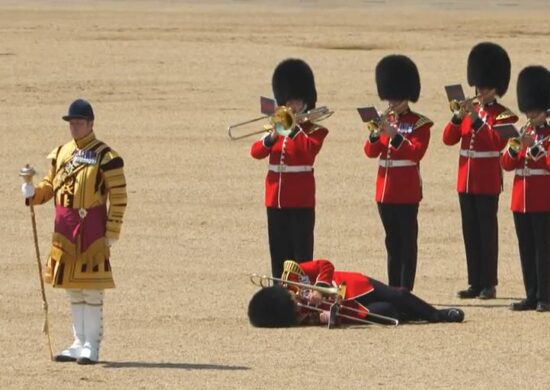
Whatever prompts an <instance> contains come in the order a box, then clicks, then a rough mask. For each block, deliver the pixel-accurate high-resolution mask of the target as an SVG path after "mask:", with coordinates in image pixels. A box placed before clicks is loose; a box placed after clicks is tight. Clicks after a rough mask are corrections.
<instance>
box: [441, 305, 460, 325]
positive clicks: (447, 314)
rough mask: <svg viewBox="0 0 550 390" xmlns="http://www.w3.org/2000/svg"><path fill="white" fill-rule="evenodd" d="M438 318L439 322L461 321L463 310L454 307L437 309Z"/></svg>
mask: <svg viewBox="0 0 550 390" xmlns="http://www.w3.org/2000/svg"><path fill="white" fill-rule="evenodd" d="M439 320H440V321H441V322H462V321H464V312H463V311H462V310H460V309H457V308H455V307H451V308H450V309H441V310H439Z"/></svg>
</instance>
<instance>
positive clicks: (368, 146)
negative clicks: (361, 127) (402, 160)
mask: <svg viewBox="0 0 550 390" xmlns="http://www.w3.org/2000/svg"><path fill="white" fill-rule="evenodd" d="M383 149H384V144H383V143H382V136H380V137H378V139H377V140H376V142H371V141H370V137H368V138H367V141H366V142H365V146H364V147H363V150H364V151H365V154H366V155H367V157H370V158H376V157H378V156H380V153H382V150H383Z"/></svg>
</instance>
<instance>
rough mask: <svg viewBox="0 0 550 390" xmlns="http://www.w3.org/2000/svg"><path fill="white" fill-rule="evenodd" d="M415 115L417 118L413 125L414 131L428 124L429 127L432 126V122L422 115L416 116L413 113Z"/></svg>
mask: <svg viewBox="0 0 550 390" xmlns="http://www.w3.org/2000/svg"><path fill="white" fill-rule="evenodd" d="M414 114H415V115H418V116H419V118H418V119H417V120H416V122H415V124H414V130H416V129H418V128H420V127H422V126H424V125H425V124H428V123H429V124H430V125H433V124H434V123H433V121H432V120H431V119H429V118H428V117H425V116H424V115H421V114H418V113H416V112H415V113H414Z"/></svg>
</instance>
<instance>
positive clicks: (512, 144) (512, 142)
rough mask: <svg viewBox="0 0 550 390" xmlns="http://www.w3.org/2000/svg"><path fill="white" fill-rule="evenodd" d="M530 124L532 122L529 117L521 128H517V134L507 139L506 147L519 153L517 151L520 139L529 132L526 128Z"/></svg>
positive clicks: (528, 127) (519, 148)
mask: <svg viewBox="0 0 550 390" xmlns="http://www.w3.org/2000/svg"><path fill="white" fill-rule="evenodd" d="M531 125H532V123H531V120H530V119H529V120H528V121H527V122H525V124H524V125H523V126H522V127H521V129H519V132H518V133H519V135H518V136H517V137H515V138H510V139H509V140H508V148H510V149H511V150H512V151H514V152H515V153H519V151H520V150H521V139H522V138H523V137H524V136H525V135H529V134H531V132H528V130H529V129H530V128H531Z"/></svg>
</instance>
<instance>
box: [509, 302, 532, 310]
mask: <svg viewBox="0 0 550 390" xmlns="http://www.w3.org/2000/svg"><path fill="white" fill-rule="evenodd" d="M536 307H537V303H536V302H534V301H530V300H528V299H522V300H521V301H519V302H514V303H512V305H510V310H512V311H526V310H535V309H536Z"/></svg>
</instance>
